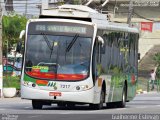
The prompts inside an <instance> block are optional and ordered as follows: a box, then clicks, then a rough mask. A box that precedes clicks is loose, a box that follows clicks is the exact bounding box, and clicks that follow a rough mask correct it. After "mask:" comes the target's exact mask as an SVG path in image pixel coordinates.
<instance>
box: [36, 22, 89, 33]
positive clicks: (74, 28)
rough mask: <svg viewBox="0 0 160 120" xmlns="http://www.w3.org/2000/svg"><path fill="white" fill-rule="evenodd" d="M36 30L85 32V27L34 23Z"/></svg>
mask: <svg viewBox="0 0 160 120" xmlns="http://www.w3.org/2000/svg"><path fill="white" fill-rule="evenodd" d="M35 29H36V31H48V32H65V33H78V34H86V33H87V31H86V27H80V26H66V25H38V24H37V25H36V27H35Z"/></svg>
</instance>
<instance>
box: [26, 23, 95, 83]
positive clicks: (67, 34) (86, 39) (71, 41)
mask: <svg viewBox="0 0 160 120" xmlns="http://www.w3.org/2000/svg"><path fill="white" fill-rule="evenodd" d="M78 25H79V24H67V25H66V24H65V25H64V26H62V27H61V26H60V24H58V25H57V24H56V23H54V24H53V23H46V22H41V23H38V22H35V23H32V24H31V23H30V24H29V27H28V37H27V43H26V56H25V73H26V74H27V75H29V76H30V77H33V78H37V79H45V80H62V81H77V80H84V79H85V78H87V77H88V76H89V68H90V57H91V44H92V36H93V27H91V26H84V25H83V26H82V25H80V26H78ZM42 26H43V27H42ZM75 26H76V27H77V28H76V27H75ZM47 27H50V28H47ZM87 31H90V32H87ZM91 32H92V34H91ZM88 33H89V34H88Z"/></svg>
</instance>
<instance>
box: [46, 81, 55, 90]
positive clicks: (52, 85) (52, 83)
mask: <svg viewBox="0 0 160 120" xmlns="http://www.w3.org/2000/svg"><path fill="white" fill-rule="evenodd" d="M47 86H48V87H53V88H54V90H57V86H56V82H52V81H49V83H48V85H47Z"/></svg>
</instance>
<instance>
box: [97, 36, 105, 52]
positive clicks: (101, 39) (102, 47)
mask: <svg viewBox="0 0 160 120" xmlns="http://www.w3.org/2000/svg"><path fill="white" fill-rule="evenodd" d="M97 40H98V42H99V43H100V44H101V46H100V54H105V41H104V39H103V38H102V37H101V36H97Z"/></svg>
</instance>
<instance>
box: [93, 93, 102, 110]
mask: <svg viewBox="0 0 160 120" xmlns="http://www.w3.org/2000/svg"><path fill="white" fill-rule="evenodd" d="M104 100H105V92H104V90H101V96H100V103H99V104H90V107H91V108H92V109H95V110H100V109H102V108H103V103H104Z"/></svg>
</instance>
